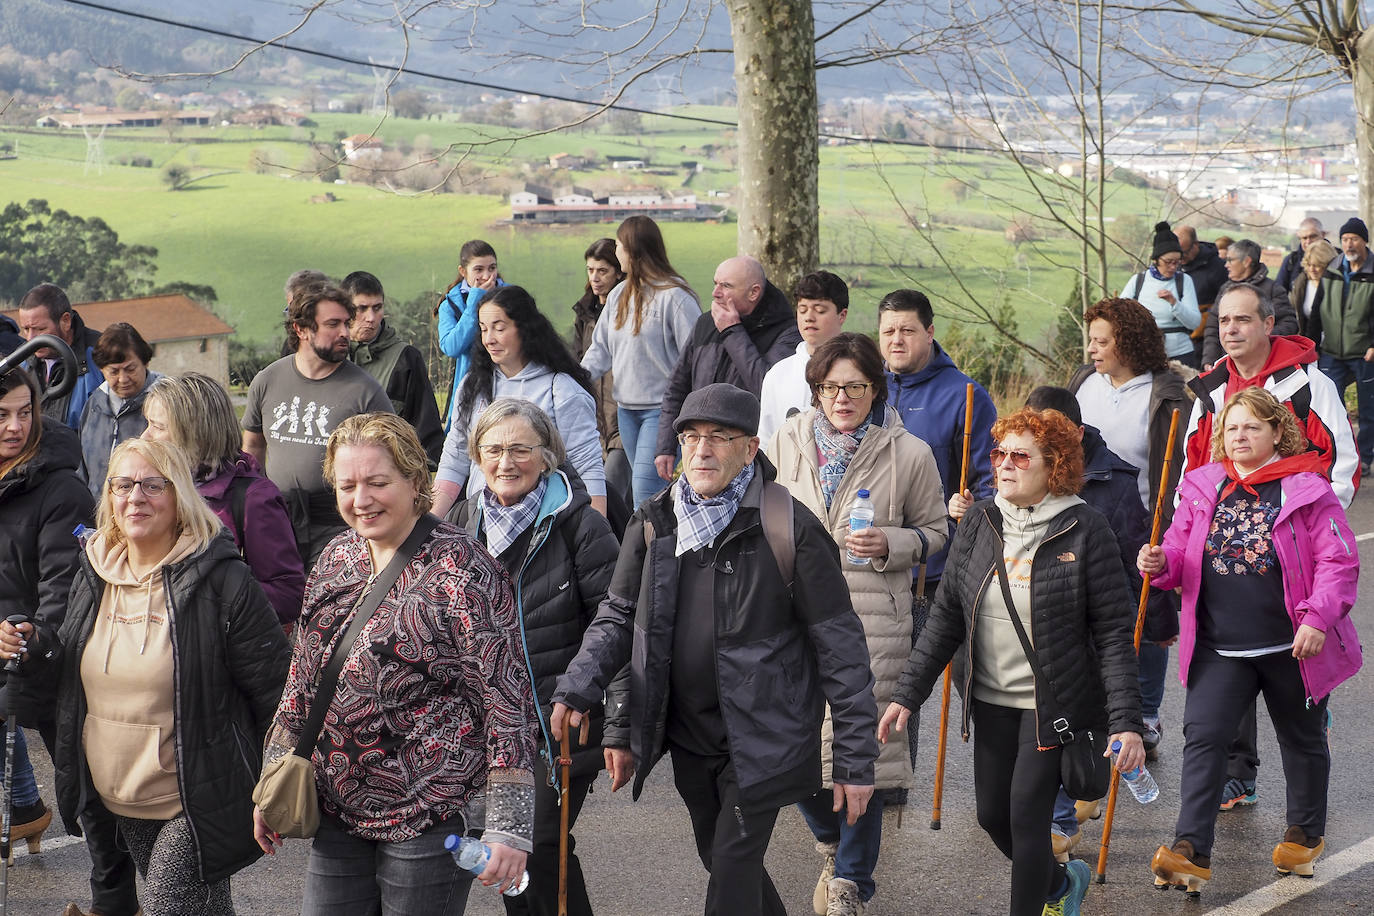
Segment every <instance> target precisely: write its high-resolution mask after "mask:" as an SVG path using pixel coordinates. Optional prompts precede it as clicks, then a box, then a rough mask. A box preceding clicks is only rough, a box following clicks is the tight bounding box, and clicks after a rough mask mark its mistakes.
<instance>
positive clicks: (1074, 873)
mask: <svg viewBox="0 0 1374 916" xmlns="http://www.w3.org/2000/svg"><path fill="white" fill-rule="evenodd" d="M1064 874H1065V876H1066V877H1067V878H1068V879H1069V886H1068V887H1067V888H1066V889H1065V890H1064V896H1062V897H1060V898H1059V899H1057V900H1051V901H1049V902H1048V903H1046V904H1045V911H1044V916H1079V913H1081V912H1082V906H1083V898H1084V897H1086V896H1088V882H1089V881H1091V880H1092V869H1090V868H1088V863H1087V862H1084V861H1082V860H1081V859H1074V860H1073V861H1072V862H1070V863H1069V864H1068V865H1067V866H1065V868H1064Z"/></svg>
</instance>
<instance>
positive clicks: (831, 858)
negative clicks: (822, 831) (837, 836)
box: [811, 842, 840, 916]
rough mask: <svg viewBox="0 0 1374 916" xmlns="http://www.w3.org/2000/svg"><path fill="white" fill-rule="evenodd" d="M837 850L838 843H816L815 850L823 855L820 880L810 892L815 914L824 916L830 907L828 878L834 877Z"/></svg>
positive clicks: (838, 847)
mask: <svg viewBox="0 0 1374 916" xmlns="http://www.w3.org/2000/svg"><path fill="white" fill-rule="evenodd" d="M839 851H840V844H839V843H820V842H818V843H816V852H819V853H820V854H821V855H822V856H823V857H824V862H823V863H822V865H821V877H820V880H819V881H817V882H816V890H815V891H814V892H813V893H812V894H811V909H812V911H813V912H814V913H815V914H816V916H825V911H826V910H827V909H828V908H829V907H830V879H831V878H833V877H835V853H837V852H839Z"/></svg>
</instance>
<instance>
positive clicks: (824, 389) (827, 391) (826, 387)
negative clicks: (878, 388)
mask: <svg viewBox="0 0 1374 916" xmlns="http://www.w3.org/2000/svg"><path fill="white" fill-rule="evenodd" d="M872 387H873V383H872V382H850V383H849V384H848V385H836V384H835V383H834V382H821V383H820V384H819V385H817V386H816V393H817V394H819V395H820V396H821V397H823V398H825V399H826V400H827V401H829V400H831V399H832V398H834V397H835V396H836V395H837V394H839V393H840V389H841V388H843V389H844V396H845V397H847V398H849V399H850V400H851V401H855V400H858V399H859V398H861V397H863V396H864V392H866V391H868V389H870V388H872Z"/></svg>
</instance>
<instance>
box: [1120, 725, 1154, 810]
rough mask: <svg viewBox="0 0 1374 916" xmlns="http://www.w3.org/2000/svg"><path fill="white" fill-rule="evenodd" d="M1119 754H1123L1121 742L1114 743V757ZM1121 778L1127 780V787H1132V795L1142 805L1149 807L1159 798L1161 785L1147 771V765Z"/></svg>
mask: <svg viewBox="0 0 1374 916" xmlns="http://www.w3.org/2000/svg"><path fill="white" fill-rule="evenodd" d="M1119 753H1121V742H1120V741H1113V742H1112V757H1113V758H1115V757H1116V755H1117V754H1119ZM1121 778H1122V779H1123V780H1125V782H1126V785H1128V786H1130V787H1131V794H1132V795H1134V796H1135V800H1136V801H1138V802H1140V803H1141V804H1142V805H1148V804H1149V803H1150V802H1152V801H1154V800H1155V799H1156V798H1159V785H1158V784H1156V783H1155V778H1154V777H1153V776H1151V775H1150V771H1149V770H1147V769H1145V764H1143V763H1142V764H1141V765H1140V766H1138V767H1136V768H1135V769H1134V770H1131V771H1130V772H1129V773H1122V774H1121Z"/></svg>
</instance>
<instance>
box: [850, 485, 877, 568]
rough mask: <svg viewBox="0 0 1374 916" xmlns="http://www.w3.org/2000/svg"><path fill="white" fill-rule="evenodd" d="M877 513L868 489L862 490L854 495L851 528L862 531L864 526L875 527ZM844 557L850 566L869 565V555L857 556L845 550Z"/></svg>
mask: <svg viewBox="0 0 1374 916" xmlns="http://www.w3.org/2000/svg"><path fill="white" fill-rule="evenodd" d="M876 514H877V513H876V512H875V511H874V509H873V500H871V499H869V498H868V491H867V490H860V491H859V493H858V495H857V496H855V497H854V505H853V506H852V507H851V508H850V510H849V530H850V531H862V530H863V529H864V528H872V527H873V517H874V516H875V515H876ZM844 558H845V560H847V561H848V562H849V565H850V566H867V565H869V563H868V558H867V557H856V556H854V553H853V552H852V551H850V550H846V551H845V552H844Z"/></svg>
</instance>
